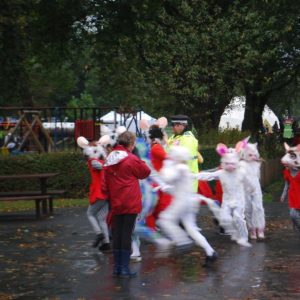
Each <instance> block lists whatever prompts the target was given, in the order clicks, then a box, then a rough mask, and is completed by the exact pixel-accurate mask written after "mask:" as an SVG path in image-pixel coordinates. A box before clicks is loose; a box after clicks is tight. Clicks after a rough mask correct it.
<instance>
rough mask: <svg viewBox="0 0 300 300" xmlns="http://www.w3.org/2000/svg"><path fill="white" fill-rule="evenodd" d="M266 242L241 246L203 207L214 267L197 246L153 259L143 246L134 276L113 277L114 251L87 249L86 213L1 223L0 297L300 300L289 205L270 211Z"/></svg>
mask: <svg viewBox="0 0 300 300" xmlns="http://www.w3.org/2000/svg"><path fill="white" fill-rule="evenodd" d="M265 209H266V219H267V232H266V235H267V239H266V240H265V242H252V244H253V247H252V248H241V247H240V246H238V245H236V244H234V243H233V242H231V241H230V240H229V239H228V237H226V236H220V235H219V234H218V233H217V231H216V227H215V226H214V225H213V222H212V220H211V216H210V214H209V213H208V211H207V209H206V208H205V207H204V208H202V210H201V213H200V216H199V225H200V227H202V230H203V233H204V234H205V236H206V237H207V239H208V240H209V242H210V243H211V245H212V246H213V247H214V248H215V249H216V250H217V251H218V253H219V256H220V257H219V260H218V261H217V262H216V264H215V265H214V267H212V268H211V269H204V268H203V267H202V266H201V265H202V263H203V260H204V253H203V251H202V250H201V249H199V248H196V247H195V248H193V249H192V251H191V252H189V253H187V254H184V255H178V256H173V257H167V258H156V257H155V252H154V247H153V245H151V244H143V246H142V254H143V260H142V262H140V263H135V264H132V265H131V267H132V269H135V270H137V271H138V272H139V275H138V277H137V278H134V279H130V280H128V279H115V278H112V276H111V270H112V257H111V254H101V253H99V252H98V251H97V250H95V249H93V248H91V247H90V244H91V241H92V240H93V238H94V236H93V233H92V231H91V228H90V226H89V224H88V222H87V218H86V212H85V209H84V208H72V209H70V208H68V209H60V210H56V213H55V215H54V216H53V217H52V218H49V219H44V220H38V221H37V220H30V219H28V220H16V219H14V220H7V219H4V218H3V217H1V218H0V280H1V281H0V300H2V299H95V300H96V299H231V300H233V299H300V284H299V278H300V251H299V250H300V238H299V237H300V236H299V234H298V233H297V232H296V231H294V230H293V228H292V225H291V223H290V220H289V216H288V208H287V204H281V203H272V204H268V205H266V207H265Z"/></svg>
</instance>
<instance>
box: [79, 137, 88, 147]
mask: <svg viewBox="0 0 300 300" xmlns="http://www.w3.org/2000/svg"><path fill="white" fill-rule="evenodd" d="M77 145H78V146H79V147H80V148H86V147H88V145H89V141H88V140H87V139H86V138H85V137H83V136H79V137H78V138H77Z"/></svg>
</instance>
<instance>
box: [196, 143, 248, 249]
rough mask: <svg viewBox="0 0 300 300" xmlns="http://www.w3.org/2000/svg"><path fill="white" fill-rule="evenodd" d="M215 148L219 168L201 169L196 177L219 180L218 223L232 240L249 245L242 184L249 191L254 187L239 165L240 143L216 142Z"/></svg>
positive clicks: (242, 244)
mask: <svg viewBox="0 0 300 300" xmlns="http://www.w3.org/2000/svg"><path fill="white" fill-rule="evenodd" d="M216 150H217V152H218V154H219V155H220V156H221V169H220V170H217V171H214V172H204V171H202V172H200V173H199V175H198V179H201V180H220V182H221V184H222V189H223V198H222V205H221V209H220V217H219V223H220V225H221V226H222V227H223V228H224V229H225V231H226V232H227V233H228V234H230V235H231V239H232V240H234V241H236V242H237V243H238V244H239V245H241V246H245V247H250V246H251V244H250V243H249V242H248V230H247V226H246V221H245V215H244V211H245V191H244V184H247V185H248V186H249V188H250V190H251V191H252V190H254V187H253V186H252V182H250V181H249V180H248V179H247V174H246V172H245V170H244V169H242V168H241V167H240V158H239V154H238V152H239V151H240V150H241V144H240V143H238V144H237V145H236V147H235V149H233V148H227V146H226V145H224V144H218V145H217V148H216Z"/></svg>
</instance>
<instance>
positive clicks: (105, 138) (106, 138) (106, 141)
mask: <svg viewBox="0 0 300 300" xmlns="http://www.w3.org/2000/svg"><path fill="white" fill-rule="evenodd" d="M110 143H111V139H110V136H109V135H108V134H106V135H103V136H102V137H101V138H100V139H99V141H98V142H97V144H100V145H107V144H110Z"/></svg>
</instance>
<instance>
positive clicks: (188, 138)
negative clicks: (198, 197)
mask: <svg viewBox="0 0 300 300" xmlns="http://www.w3.org/2000/svg"><path fill="white" fill-rule="evenodd" d="M172 146H181V147H185V148H186V149H188V150H189V151H190V154H191V156H192V159H191V160H190V161H189V162H188V166H189V168H190V170H191V172H192V173H194V174H197V173H198V172H199V168H198V140H197V139H196V138H195V136H194V135H193V133H192V132H191V131H186V132H184V133H183V134H182V135H176V136H175V135H174V134H173V135H172V136H171V137H170V138H169V139H168V148H167V150H168V149H170V148H171V147H172ZM193 186H194V192H197V191H198V180H196V179H195V180H194V183H193Z"/></svg>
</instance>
